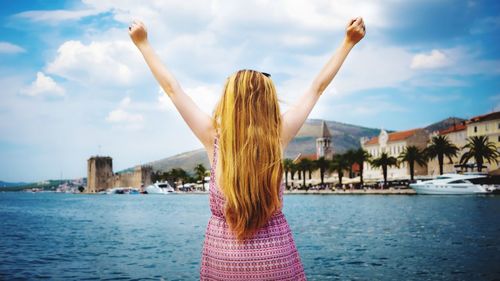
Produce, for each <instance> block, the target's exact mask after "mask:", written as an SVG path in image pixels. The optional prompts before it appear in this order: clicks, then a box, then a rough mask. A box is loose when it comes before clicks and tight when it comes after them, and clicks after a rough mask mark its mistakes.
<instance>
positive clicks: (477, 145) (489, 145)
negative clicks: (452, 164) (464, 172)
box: [460, 136, 500, 172]
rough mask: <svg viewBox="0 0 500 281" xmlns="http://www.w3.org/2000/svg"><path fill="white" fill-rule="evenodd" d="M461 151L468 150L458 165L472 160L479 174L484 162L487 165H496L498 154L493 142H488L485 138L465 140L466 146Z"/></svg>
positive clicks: (499, 154)
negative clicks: (493, 163) (474, 161)
mask: <svg viewBox="0 0 500 281" xmlns="http://www.w3.org/2000/svg"><path fill="white" fill-rule="evenodd" d="M462 149H468V150H469V151H467V152H465V153H464V154H463V155H462V158H460V164H462V165H463V164H465V163H467V162H468V161H469V159H471V158H474V160H476V164H477V171H478V172H481V170H482V169H483V163H484V160H486V161H488V163H492V162H493V161H494V162H495V163H497V164H498V158H499V157H500V153H499V152H498V150H497V147H496V146H495V144H494V143H493V142H490V141H488V137H486V136H474V137H469V138H468V139H467V144H466V145H464V147H463V148H462Z"/></svg>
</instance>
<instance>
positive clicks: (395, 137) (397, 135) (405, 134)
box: [365, 128, 421, 145]
mask: <svg viewBox="0 0 500 281" xmlns="http://www.w3.org/2000/svg"><path fill="white" fill-rule="evenodd" d="M419 130H421V129H420V128H417V129H411V130H407V131H399V132H394V133H390V134H388V136H389V138H388V140H387V142H391V141H400V140H405V139H407V138H409V137H411V136H413V135H415V134H416V133H417V131H419ZM370 144H378V137H373V138H371V139H370V140H369V141H367V142H365V145H370Z"/></svg>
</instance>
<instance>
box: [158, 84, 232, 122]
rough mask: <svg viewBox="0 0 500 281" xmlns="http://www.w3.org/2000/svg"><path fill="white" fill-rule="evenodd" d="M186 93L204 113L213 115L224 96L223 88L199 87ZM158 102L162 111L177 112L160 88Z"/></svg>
mask: <svg viewBox="0 0 500 281" xmlns="http://www.w3.org/2000/svg"><path fill="white" fill-rule="evenodd" d="M184 91H185V92H186V94H187V95H189V96H190V97H191V98H192V99H193V101H194V103H196V105H198V107H199V108H200V109H201V110H202V111H203V112H205V113H207V114H208V115H212V111H213V109H214V108H215V105H216V103H217V102H218V101H219V99H220V97H221V95H222V86H219V85H199V86H196V87H192V88H191V87H188V88H186V89H185V90H184ZM157 101H158V108H159V109H160V110H162V111H170V112H174V111H175V112H177V108H176V107H175V105H174V104H173V102H172V100H171V99H170V98H169V97H168V95H167V94H166V93H165V92H164V91H163V89H162V88H158V97H157Z"/></svg>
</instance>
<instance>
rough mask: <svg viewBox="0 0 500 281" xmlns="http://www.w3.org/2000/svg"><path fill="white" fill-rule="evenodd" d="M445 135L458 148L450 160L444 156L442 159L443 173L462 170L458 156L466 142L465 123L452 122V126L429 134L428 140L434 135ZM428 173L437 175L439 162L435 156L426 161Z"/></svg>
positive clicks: (460, 154) (460, 155) (461, 153)
mask: <svg viewBox="0 0 500 281" xmlns="http://www.w3.org/2000/svg"><path fill="white" fill-rule="evenodd" d="M438 135H439V136H446V138H447V139H448V140H449V141H450V143H452V144H454V145H455V146H456V147H458V148H459V149H460V150H459V151H458V153H457V156H455V157H452V158H451V161H450V160H449V159H448V158H446V157H445V159H444V161H443V173H456V172H458V171H461V170H463V169H462V168H461V167H459V166H460V158H461V157H462V155H463V154H464V151H463V149H462V147H463V146H464V145H465V144H466V143H467V127H466V125H465V123H459V124H454V125H453V126H451V127H449V128H447V129H444V130H441V131H436V132H433V133H432V134H431V135H430V136H429V140H430V139H432V137H434V136H438ZM427 168H428V173H429V175H430V176H437V175H439V162H438V160H437V158H434V159H432V160H430V161H428V162H427Z"/></svg>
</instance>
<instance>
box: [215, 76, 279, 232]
mask: <svg viewBox="0 0 500 281" xmlns="http://www.w3.org/2000/svg"><path fill="white" fill-rule="evenodd" d="M213 122H214V128H216V130H217V131H218V132H219V151H220V154H221V178H220V179H219V180H220V182H219V186H220V188H221V190H222V192H223V193H224V195H225V198H226V205H225V208H224V214H225V217H226V220H227V222H228V224H229V227H230V229H231V230H232V231H233V233H234V234H235V236H236V237H237V238H238V239H239V240H243V239H245V238H248V237H251V236H252V235H253V234H254V233H255V232H256V231H257V230H258V229H259V228H261V227H263V226H264V225H265V224H266V223H267V222H268V221H269V219H270V217H271V216H272V215H273V214H274V213H275V212H276V211H277V210H280V209H281V206H282V205H281V204H282V202H281V200H280V196H279V189H280V183H281V179H282V174H283V166H282V148H281V114H280V109H279V104H278V98H277V94H276V89H275V88H274V84H273V82H272V80H271V78H270V77H267V76H266V75H264V74H262V73H261V72H258V71H254V70H240V71H238V72H236V73H235V74H233V75H231V76H230V77H229V78H228V80H227V82H226V85H225V88H224V92H223V94H222V97H221V99H220V101H219V103H218V104H217V106H216V108H215V111H214V114H213Z"/></svg>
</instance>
